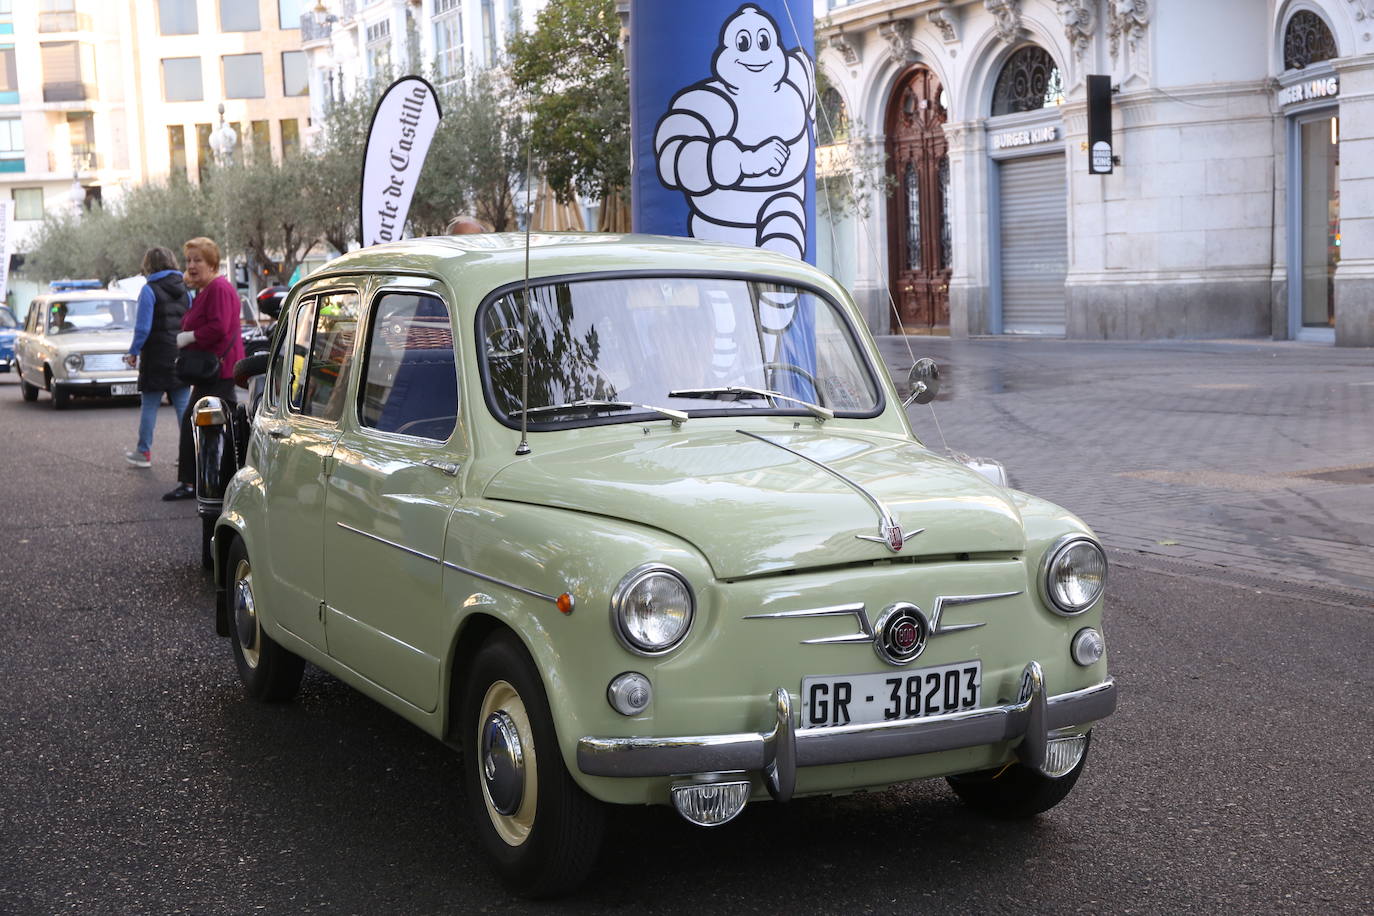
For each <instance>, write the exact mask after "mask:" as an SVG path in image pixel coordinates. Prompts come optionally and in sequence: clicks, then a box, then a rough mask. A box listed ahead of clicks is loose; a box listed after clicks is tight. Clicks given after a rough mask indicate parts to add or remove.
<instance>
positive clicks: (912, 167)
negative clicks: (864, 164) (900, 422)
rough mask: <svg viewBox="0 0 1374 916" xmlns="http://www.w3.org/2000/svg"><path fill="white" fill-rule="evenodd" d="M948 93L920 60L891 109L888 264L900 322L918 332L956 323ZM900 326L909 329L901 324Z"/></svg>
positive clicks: (901, 83)
mask: <svg viewBox="0 0 1374 916" xmlns="http://www.w3.org/2000/svg"><path fill="white" fill-rule="evenodd" d="M943 99H944V92H943V91H942V88H941V86H940V81H939V80H938V79H936V77H935V74H933V73H931V72H930V71H929V70H927V69H925V68H924V67H913V68H912V69H911V70H909V71H907V72H906V73H905V74H903V75H902V77H901V79H899V80H898V81H897V89H896V91H895V92H894V93H893V94H892V101H891V102H890V103H889V105H888V112H887V131H886V133H887V169H888V175H889V177H890V178H891V179H892V194H891V196H890V197H889V198H888V245H889V247H888V264H889V273H890V276H889V281H890V283H891V287H890V288H891V290H892V298H893V300H894V301H895V302H896V303H897V311H898V314H899V315H900V323H901V325H902V327H903V328H905V329H906V330H907V331H914V332H916V333H932V332H934V333H947V332H948V330H949V274H950V263H951V238H950V229H949V215H948V214H949V144H948V142H946V140H945V128H944V124H945V119H946V117H947V115H948V112H947V111H946V110H945V106H944V104H943ZM896 324H897V320H896V319H895V318H894V322H893V325H894V326H893V331H894V332H897V331H900V330H902V328H899V327H897V326H896Z"/></svg>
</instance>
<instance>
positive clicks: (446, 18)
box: [434, 0, 463, 79]
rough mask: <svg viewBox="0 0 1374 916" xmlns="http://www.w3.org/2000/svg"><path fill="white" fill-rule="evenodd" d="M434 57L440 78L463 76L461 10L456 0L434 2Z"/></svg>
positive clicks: (436, 0)
mask: <svg viewBox="0 0 1374 916" xmlns="http://www.w3.org/2000/svg"><path fill="white" fill-rule="evenodd" d="M434 56H435V63H436V65H437V66H438V68H439V76H440V77H441V78H443V79H457V78H458V77H460V76H462V75H463V10H462V7H461V6H459V4H458V0H434Z"/></svg>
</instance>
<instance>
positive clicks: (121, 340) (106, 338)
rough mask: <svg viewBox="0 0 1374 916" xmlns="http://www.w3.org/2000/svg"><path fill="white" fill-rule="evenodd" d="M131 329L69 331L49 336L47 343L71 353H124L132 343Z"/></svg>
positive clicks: (132, 332)
mask: <svg viewBox="0 0 1374 916" xmlns="http://www.w3.org/2000/svg"><path fill="white" fill-rule="evenodd" d="M133 340H134V331H133V328H125V329H121V330H116V331H69V332H67V333H66V334H51V335H49V336H48V337H47V341H48V343H49V344H51V345H52V346H53V347H55V348H56V349H58V350H63V351H67V352H71V353H105V352H108V353H115V352H124V351H125V350H128V349H129V344H131V343H133Z"/></svg>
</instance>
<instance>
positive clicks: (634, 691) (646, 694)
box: [606, 671, 654, 716]
mask: <svg viewBox="0 0 1374 916" xmlns="http://www.w3.org/2000/svg"><path fill="white" fill-rule="evenodd" d="M653 698H654V688H653V685H652V684H650V683H649V679H648V678H647V677H645V676H644V675H642V674H640V673H639V672H638V671H626V672H625V673H624V674H618V675H616V676H615V677H614V678H613V679H612V680H611V683H610V686H608V687H607V688H606V699H608V700H610V701H611V708H612V709H614V710H615V711H616V712H618V713H620V714H621V715H622V716H637V715H639V714H640V713H642V712H643V711H644V710H646V709H648V708H649V702H650V701H651V700H653Z"/></svg>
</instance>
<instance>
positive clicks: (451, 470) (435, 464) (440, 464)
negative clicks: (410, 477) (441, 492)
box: [420, 458, 458, 477]
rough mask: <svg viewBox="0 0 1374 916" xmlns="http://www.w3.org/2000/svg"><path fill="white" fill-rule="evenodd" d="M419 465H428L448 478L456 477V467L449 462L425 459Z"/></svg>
mask: <svg viewBox="0 0 1374 916" xmlns="http://www.w3.org/2000/svg"><path fill="white" fill-rule="evenodd" d="M420 463H421V464H426V465H429V466H430V467H432V468H434V469H435V470H436V471H443V472H444V473H445V474H447V475H448V476H450V477H457V476H458V465H456V464H454V463H453V462H451V461H440V460H439V459H438V458H426V459H424V460H423V461H421V462H420Z"/></svg>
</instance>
